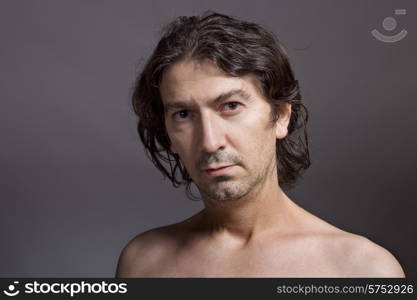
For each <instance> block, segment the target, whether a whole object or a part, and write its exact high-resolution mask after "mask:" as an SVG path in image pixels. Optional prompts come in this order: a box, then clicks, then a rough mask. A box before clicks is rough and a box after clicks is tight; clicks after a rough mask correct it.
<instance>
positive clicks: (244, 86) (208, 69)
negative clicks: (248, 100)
mask: <svg viewBox="0 0 417 300" xmlns="http://www.w3.org/2000/svg"><path fill="white" fill-rule="evenodd" d="M235 89H241V90H243V91H245V92H247V93H248V94H250V95H257V96H260V97H262V95H261V93H260V91H259V89H258V88H257V86H256V82H255V79H254V78H252V77H251V76H243V77H234V76H230V75H227V74H225V73H224V72H223V71H222V70H221V69H220V68H219V67H217V66H216V65H215V64H214V63H213V62H211V61H209V60H204V61H197V60H183V61H179V62H177V63H175V64H173V65H172V66H170V67H169V68H168V69H167V70H165V72H164V74H163V77H162V82H161V89H160V93H161V98H162V100H163V102H164V103H166V102H168V101H169V100H183V101H188V100H193V101H208V100H211V99H214V98H216V97H217V96H218V95H220V94H222V93H226V92H228V91H230V90H235Z"/></svg>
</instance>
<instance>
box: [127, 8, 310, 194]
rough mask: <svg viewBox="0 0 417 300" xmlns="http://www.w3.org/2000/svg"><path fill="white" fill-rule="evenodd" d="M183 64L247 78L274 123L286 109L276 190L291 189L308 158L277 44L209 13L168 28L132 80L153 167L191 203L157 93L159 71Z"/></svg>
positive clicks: (303, 118) (291, 82)
mask: <svg viewBox="0 0 417 300" xmlns="http://www.w3.org/2000/svg"><path fill="white" fill-rule="evenodd" d="M184 59H194V60H203V59H209V60H210V61H212V62H214V63H215V64H216V65H217V66H218V67H219V68H220V69H221V70H223V71H224V72H225V73H227V74H229V75H231V76H239V77H240V76H244V75H248V74H250V75H252V76H253V77H254V78H255V79H256V80H257V83H258V84H259V86H260V88H261V90H262V92H263V93H264V95H265V96H266V97H267V98H268V99H269V101H270V104H271V106H272V108H273V118H272V120H273V121H276V120H277V119H278V118H279V111H280V104H282V103H284V102H286V103H290V104H291V118H290V122H289V126H288V135H287V136H286V137H285V138H284V139H277V141H276V146H277V147H276V153H277V169H278V182H279V185H280V186H281V187H282V188H284V189H288V188H292V187H293V186H294V185H295V182H296V180H297V179H298V178H299V177H300V176H301V173H302V172H303V171H304V170H305V169H307V168H308V167H309V166H310V156H309V150H308V137H307V128H306V124H307V120H308V112H307V109H306V107H305V106H304V105H303V103H301V95H300V92H299V86H298V81H297V80H295V78H294V75H293V71H292V70H291V67H290V64H289V59H288V56H287V54H286V52H285V50H284V48H283V47H282V45H281V44H280V42H279V41H278V39H277V38H276V37H275V36H274V35H273V34H272V33H271V32H268V31H267V30H266V29H265V28H263V27H262V26H260V25H258V24H255V23H251V22H247V21H242V20H238V19H235V18H232V17H229V16H226V15H222V14H218V13H214V12H208V13H205V14H203V15H202V16H191V17H178V18H177V19H176V20H174V21H173V22H172V23H170V24H168V25H167V26H166V27H165V28H164V33H163V36H162V38H161V39H160V41H159V43H158V45H157V46H156V48H155V50H154V52H153V54H152V55H151V57H150V58H149V60H148V61H147V63H146V65H145V66H144V68H143V70H142V72H141V73H140V74H139V76H138V78H137V79H136V83H135V86H134V89H133V94H132V104H133V108H134V111H135V113H136V115H137V116H138V117H139V122H138V126H137V130H138V132H139V136H140V138H141V140H142V142H143V144H144V146H145V149H146V153H147V155H148V157H149V158H150V159H151V160H152V162H153V163H154V164H155V166H156V167H157V168H158V169H159V170H160V171H161V172H162V173H163V174H164V175H165V176H166V177H168V178H169V179H170V180H171V182H172V184H173V185H174V187H179V186H181V185H185V186H186V190H187V196H189V197H190V196H191V198H192V193H191V189H190V184H191V183H192V179H191V177H190V175H189V174H188V172H187V170H186V169H185V167H184V165H183V164H182V162H181V160H180V158H179V156H178V155H177V154H174V153H172V152H171V151H170V139H169V137H168V135H167V132H166V129H165V120H164V107H163V103H162V100H161V96H160V90H159V88H160V83H161V79H162V75H163V72H164V70H166V68H167V67H169V66H171V65H173V64H174V63H176V62H178V61H180V60H184ZM178 175H179V176H178Z"/></svg>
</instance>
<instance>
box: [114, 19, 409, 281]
mask: <svg viewBox="0 0 417 300" xmlns="http://www.w3.org/2000/svg"><path fill="white" fill-rule="evenodd" d="M133 104H134V108H135V112H136V113H137V114H138V116H139V119H140V122H139V126H138V130H139V133H140V136H141V139H142V141H143V142H144V144H145V147H146V149H147V151H148V153H149V154H150V155H151V157H152V160H153V162H154V164H155V165H156V166H157V167H158V168H159V169H160V170H161V171H162V172H163V173H164V174H165V175H166V176H168V177H169V178H170V179H171V181H172V182H173V183H174V185H176V186H178V185H180V184H188V185H189V184H190V183H191V182H193V183H194V184H195V185H196V186H197V188H198V190H199V191H200V194H201V197H202V200H203V202H204V206H205V209H203V210H202V211H200V212H199V213H197V214H196V215H194V216H192V217H190V218H189V219H187V220H185V221H183V222H180V223H177V224H173V225H169V226H164V227H160V228H156V229H152V230H149V231H146V232H144V233H141V234H139V235H138V236H136V237H135V238H134V239H132V240H131V241H130V242H129V243H128V244H127V246H126V247H125V248H124V249H123V251H122V253H121V255H120V259H119V263H118V268H117V272H116V276H117V277H404V272H403V270H402V268H401V266H400V264H399V263H398V262H397V260H396V259H395V258H394V256H393V255H391V254H390V253H389V252H388V251H387V250H385V249H383V248H382V247H380V246H378V245H376V244H374V243H373V242H371V241H369V240H368V239H366V238H364V237H361V236H358V235H355V234H351V233H348V232H346V231H343V230H341V229H338V228H336V227H334V226H332V225H330V224H328V223H326V222H325V221H323V220H321V219H319V218H318V217H316V216H314V215H312V214H310V213H309V212H307V211H305V210H304V209H302V208H301V207H299V206H298V205H296V204H295V203H294V202H293V201H292V200H291V199H289V198H288V197H287V195H286V194H285V193H284V191H283V189H284V188H286V187H289V186H291V185H292V184H294V182H295V180H296V179H297V178H298V177H299V175H300V173H301V171H302V170H303V169H306V168H308V166H309V165H310V161H309V155H308V147H307V145H308V143H307V140H306V139H307V136H306V135H305V136H304V138H305V140H304V142H303V138H302V135H301V136H300V135H298V136H297V135H296V134H297V132H298V131H300V130H303V129H305V122H306V119H307V118H306V115H303V109H302V108H303V107H304V106H303V105H302V104H301V96H300V94H299V91H298V85H297V81H296V80H295V79H294V76H293V73H292V71H291V68H290V65H289V62H288V57H287V56H286V54H285V51H284V50H283V48H282V46H281V45H280V44H279V42H278V41H277V40H276V39H275V38H274V37H273V35H271V34H270V33H268V32H267V31H265V29H263V28H262V27H261V26H259V25H257V24H254V23H249V22H244V21H240V20H236V19H232V18H230V17H227V16H224V15H219V14H211V15H207V16H203V17H190V18H180V19H178V20H176V21H175V22H173V23H172V24H171V25H170V26H169V27H168V28H167V29H166V33H165V35H164V36H163V37H162V39H161V41H160V43H159V44H158V46H157V48H156V49H155V51H154V54H153V55H152V57H151V58H150V60H149V61H148V63H147V65H146V66H145V68H144V70H143V72H142V74H141V75H140V77H139V78H138V81H137V84H136V87H135V91H134V94H133ZM304 113H305V114H306V113H307V111H306V110H304ZM297 128H298V129H297ZM158 149H160V150H162V151H159V150H158ZM162 153H163V154H164V155H165V162H166V161H167V160H170V165H171V167H170V168H166V167H165V166H164V163H163V156H162ZM178 173H180V176H181V177H182V179H178V178H177V177H176V175H177V174H178Z"/></svg>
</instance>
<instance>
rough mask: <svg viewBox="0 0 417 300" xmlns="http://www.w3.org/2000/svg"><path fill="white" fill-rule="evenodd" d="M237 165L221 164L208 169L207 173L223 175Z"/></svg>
mask: <svg viewBox="0 0 417 300" xmlns="http://www.w3.org/2000/svg"><path fill="white" fill-rule="evenodd" d="M235 166H236V165H228V166H221V167H218V168H212V169H206V170H205V171H206V173H207V174H209V175H212V176H217V175H222V174H226V173H228V172H230V170H231V169H233V167H235Z"/></svg>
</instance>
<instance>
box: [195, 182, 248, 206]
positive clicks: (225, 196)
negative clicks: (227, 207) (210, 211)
mask: <svg viewBox="0 0 417 300" xmlns="http://www.w3.org/2000/svg"><path fill="white" fill-rule="evenodd" d="M201 192H202V195H204V197H205V198H207V199H208V200H211V201H214V202H226V201H236V200H239V199H240V198H242V197H243V196H245V195H246V194H247V193H248V192H249V189H248V187H247V186H243V185H242V184H239V183H232V182H221V183H218V184H216V185H214V186H211V187H210V188H209V189H203V190H202V191H201Z"/></svg>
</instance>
